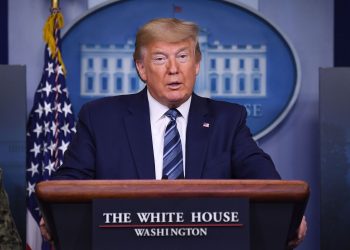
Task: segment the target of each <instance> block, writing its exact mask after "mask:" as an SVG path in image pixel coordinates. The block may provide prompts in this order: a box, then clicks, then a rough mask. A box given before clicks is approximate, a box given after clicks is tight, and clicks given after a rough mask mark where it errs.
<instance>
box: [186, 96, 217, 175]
mask: <svg viewBox="0 0 350 250" xmlns="http://www.w3.org/2000/svg"><path fill="white" fill-rule="evenodd" d="M208 113H209V110H208V104H207V101H206V99H204V98H201V97H198V96H197V95H195V94H193V96H192V100H191V107H190V112H189V116H188V123H187V131H186V170H185V171H186V179H199V178H201V176H202V171H203V167H204V163H205V162H204V161H205V159H206V151H207V146H208V140H209V135H210V131H211V127H212V125H213V117H212V116H210V115H209V114H208Z"/></svg>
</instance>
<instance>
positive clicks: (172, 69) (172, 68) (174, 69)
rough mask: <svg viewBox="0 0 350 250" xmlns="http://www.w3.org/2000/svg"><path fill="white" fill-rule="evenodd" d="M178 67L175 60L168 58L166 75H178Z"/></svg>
mask: <svg viewBox="0 0 350 250" xmlns="http://www.w3.org/2000/svg"><path fill="white" fill-rule="evenodd" d="M178 71H179V67H178V62H177V61H176V58H169V60H168V73H169V74H170V75H174V74H177V73H179V72H178Z"/></svg>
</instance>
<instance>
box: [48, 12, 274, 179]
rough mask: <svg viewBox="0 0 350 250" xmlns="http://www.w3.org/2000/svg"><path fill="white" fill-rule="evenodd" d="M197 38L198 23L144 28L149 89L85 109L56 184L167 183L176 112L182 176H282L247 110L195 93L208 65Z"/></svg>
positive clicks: (142, 72) (143, 71)
mask: <svg viewBox="0 0 350 250" xmlns="http://www.w3.org/2000/svg"><path fill="white" fill-rule="evenodd" d="M197 34H198V27H197V26H196V25H195V24H193V23H189V22H182V21H179V20H177V19H157V20H153V21H151V22H149V23H148V24H146V25H145V26H144V27H142V28H141V29H140V30H139V32H138V34H137V37H136V48H135V53H134V60H135V63H136V67H137V70H138V73H139V76H140V77H141V79H142V80H143V81H144V82H145V84H146V87H145V89H144V90H143V91H141V92H140V93H138V94H134V95H127V96H117V97H110V98H104V99H100V100H97V101H94V102H90V103H88V104H86V105H84V106H83V107H82V109H81V111H80V114H79V122H78V126H77V134H76V136H75V138H74V139H73V141H72V143H71V144H70V146H69V148H68V150H67V152H66V153H65V158H64V162H63V165H62V166H61V167H60V168H59V169H58V171H57V172H56V173H55V175H54V179H95V178H96V179H161V178H164V173H163V172H164V171H163V168H165V166H163V151H164V141H166V139H164V134H165V130H166V126H167V124H168V123H169V121H170V118H168V117H167V116H166V115H165V113H166V112H167V110H169V109H172V110H174V109H176V112H178V114H179V115H178V117H177V118H176V123H177V126H176V127H177V130H178V134H179V136H180V144H181V147H180V148H182V150H181V151H182V157H181V161H182V162H181V170H174V171H175V172H176V171H180V172H179V173H181V174H180V175H179V176H176V178H178V177H181V178H183V177H184V178H187V179H199V178H202V179H203V178H204V179H227V178H236V179H257V178H258V179H279V178H280V176H279V174H278V173H277V171H276V169H275V167H274V164H273V162H272V161H271V159H270V157H269V156H268V155H267V154H265V153H264V152H263V151H262V150H261V149H260V148H259V147H258V146H257V145H256V143H255V141H254V140H253V139H252V136H251V133H250V131H249V129H248V128H247V126H246V111H245V108H244V107H242V106H239V105H237V104H231V103H226V102H219V101H214V100H211V99H207V98H202V97H199V96H197V95H195V94H193V88H194V84H195V80H196V75H197V74H198V72H199V64H200V60H201V52H200V49H199V45H198V42H197ZM164 153H165V152H164ZM174 155H176V154H175V153H174ZM174 157H175V156H174ZM178 159H180V158H179V157H178ZM170 177H171V176H170ZM166 178H167V177H166Z"/></svg>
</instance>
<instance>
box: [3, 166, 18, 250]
mask: <svg viewBox="0 0 350 250" xmlns="http://www.w3.org/2000/svg"><path fill="white" fill-rule="evenodd" d="M17 249H18V250H21V249H22V241H21V238H20V237H19V234H18V232H17V228H16V225H15V223H14V221H13V218H12V215H11V211H10V208H9V201H8V197H7V194H6V191H5V189H4V186H3V183H2V169H1V168H0V250H17Z"/></svg>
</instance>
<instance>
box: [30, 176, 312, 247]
mask: <svg viewBox="0 0 350 250" xmlns="http://www.w3.org/2000/svg"><path fill="white" fill-rule="evenodd" d="M36 194H37V197H38V200H39V204H40V206H41V209H42V212H43V214H44V217H45V219H46V222H47V225H48V227H49V229H50V230H51V234H52V237H53V239H54V242H55V247H56V250H61V249H62V250H70V249H75V250H76V249H84V250H88V249H91V245H92V242H91V239H92V235H91V234H92V230H91V227H92V201H93V200H94V199H113V198H128V199H139V198H142V199H148V198H149V199H162V198H189V197H216V198H221V197H222V198H223V197H226V198H227V197H244V198H248V199H249V207H250V209H249V217H250V219H249V220H250V225H249V229H250V249H252V250H264V249H266V250H274V249H276V250H281V249H286V244H287V242H288V240H289V239H291V238H292V237H294V234H295V232H296V229H297V228H298V226H299V224H300V222H301V219H302V216H303V214H304V211H305V207H306V204H307V200H308V197H309V186H308V184H307V183H305V182H303V181H281V180H175V181H174V180H166V181H163V180H161V181H160V180H74V181H47V182H41V183H39V184H38V185H37V187H36ZM116 249H118V248H116ZM217 249H220V248H217Z"/></svg>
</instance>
